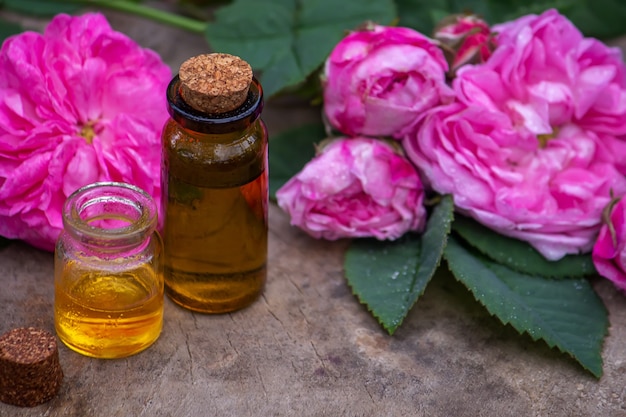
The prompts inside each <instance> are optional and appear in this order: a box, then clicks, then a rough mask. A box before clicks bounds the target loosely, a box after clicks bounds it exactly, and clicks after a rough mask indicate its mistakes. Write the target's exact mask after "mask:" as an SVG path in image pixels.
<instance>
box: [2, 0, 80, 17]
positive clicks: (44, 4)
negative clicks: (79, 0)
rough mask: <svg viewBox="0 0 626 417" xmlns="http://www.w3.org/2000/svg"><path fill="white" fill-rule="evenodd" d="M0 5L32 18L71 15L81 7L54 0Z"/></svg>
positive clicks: (10, 1)
mask: <svg viewBox="0 0 626 417" xmlns="http://www.w3.org/2000/svg"><path fill="white" fill-rule="evenodd" d="M0 4H1V5H2V6H3V7H6V8H7V9H9V10H12V11H14V12H18V13H24V14H29V15H34V16H52V15H55V14H58V13H68V14H71V13H75V12H77V11H78V10H79V9H80V7H81V6H80V5H77V4H75V2H74V4H72V2H70V1H54V0H4V1H3V2H2V3H0ZM82 7H84V5H83V6H82Z"/></svg>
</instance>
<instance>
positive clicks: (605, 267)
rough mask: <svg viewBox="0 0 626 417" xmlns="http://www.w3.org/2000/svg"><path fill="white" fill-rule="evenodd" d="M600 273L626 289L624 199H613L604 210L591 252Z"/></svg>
mask: <svg viewBox="0 0 626 417" xmlns="http://www.w3.org/2000/svg"><path fill="white" fill-rule="evenodd" d="M591 256H592V258H593V264H594V265H595V267H596V270H597V271H598V273H599V274H600V275H602V276H603V277H605V278H608V279H610V280H611V281H613V284H615V286H616V287H618V288H620V289H621V290H625V291H626V200H624V199H623V198H622V199H620V200H614V201H613V202H611V204H609V205H608V206H607V208H606V210H605V215H604V225H603V226H602V228H601V229H600V234H599V235H598V239H597V240H596V243H595V245H594V247H593V252H592V254H591Z"/></svg>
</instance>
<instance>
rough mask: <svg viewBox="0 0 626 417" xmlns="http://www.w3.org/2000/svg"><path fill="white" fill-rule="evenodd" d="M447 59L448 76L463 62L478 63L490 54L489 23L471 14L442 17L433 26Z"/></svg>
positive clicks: (490, 37)
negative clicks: (435, 25)
mask: <svg viewBox="0 0 626 417" xmlns="http://www.w3.org/2000/svg"><path fill="white" fill-rule="evenodd" d="M433 37H434V38H435V39H436V40H438V41H439V42H440V43H441V45H442V49H443V51H444V53H445V55H446V59H447V60H448V65H449V67H450V74H449V76H450V78H452V77H453V76H454V75H455V73H456V70H458V69H459V68H460V67H461V66H463V65H465V64H480V63H483V62H485V61H487V59H488V58H489V57H490V56H491V52H492V51H493V50H494V49H495V42H494V39H493V35H492V33H491V29H489V25H488V24H487V22H485V21H484V20H483V19H481V18H479V17H478V16H476V15H473V14H457V15H451V16H448V17H446V18H444V19H443V20H442V21H441V22H440V23H439V24H438V25H437V27H436V28H435V32H434V35H433Z"/></svg>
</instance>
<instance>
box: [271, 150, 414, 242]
mask: <svg viewBox="0 0 626 417" xmlns="http://www.w3.org/2000/svg"><path fill="white" fill-rule="evenodd" d="M276 197H277V200H278V205H279V206H280V207H281V208H282V209H283V210H284V211H286V212H287V213H288V214H289V215H290V216H291V224H292V225H295V226H298V227H300V228H301V229H302V230H304V231H305V232H307V233H308V234H309V235H311V236H313V237H314V238H317V239H319V238H324V239H329V240H335V239H339V238H344V237H348V238H350V237H375V238H377V239H379V240H384V239H389V240H393V239H396V238H398V237H400V236H402V235H403V234H404V233H406V232H408V231H421V230H422V229H423V227H424V223H425V218H426V211H425V209H424V207H423V205H422V202H423V199H424V193H423V188H422V184H421V182H420V179H419V177H418V176H417V173H416V171H415V168H414V167H413V166H412V165H411V163H410V162H409V161H407V160H406V159H405V158H404V157H402V156H400V155H398V154H397V153H396V152H395V149H394V148H393V147H392V146H391V145H389V144H387V143H385V142H382V141H379V140H376V139H370V138H352V139H348V138H339V139H336V140H334V141H332V142H330V143H329V144H328V145H327V146H325V147H324V148H323V149H322V151H321V153H320V154H318V155H317V156H316V157H315V158H314V159H313V160H311V161H310V162H309V163H308V164H307V165H306V166H305V167H304V169H303V170H302V171H301V172H300V173H298V174H297V175H296V176H294V177H293V178H291V179H290V180H289V181H288V182H287V183H286V184H285V185H284V186H283V187H281V188H280V190H278V192H277V193H276Z"/></svg>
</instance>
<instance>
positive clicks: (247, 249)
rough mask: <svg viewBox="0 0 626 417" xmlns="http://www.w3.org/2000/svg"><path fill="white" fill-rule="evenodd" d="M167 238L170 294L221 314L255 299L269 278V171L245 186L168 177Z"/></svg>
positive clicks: (184, 303) (196, 307)
mask: <svg viewBox="0 0 626 417" xmlns="http://www.w3.org/2000/svg"><path fill="white" fill-rule="evenodd" d="M168 189H169V193H168V194H169V197H168V201H167V209H166V217H167V219H168V221H167V222H166V226H165V230H164V240H165V241H166V242H167V251H168V252H167V257H166V261H165V274H166V276H167V279H166V281H165V286H166V288H167V292H168V295H169V296H170V298H171V299H172V300H173V301H174V302H176V303H178V304H180V305H182V306H184V307H186V308H188V309H190V310H194V311H199V312H204V313H221V312H228V311H233V310H237V309H239V308H242V307H244V306H246V305H248V304H250V303H252V302H253V301H254V300H255V299H256V298H258V296H259V295H260V293H261V292H262V289H263V286H264V284H265V280H266V259H267V227H268V226H267V207H266V204H267V203H266V201H267V199H266V198H265V195H266V193H267V172H266V171H263V172H261V174H260V175H259V176H258V177H257V178H256V179H254V180H253V181H251V182H249V183H247V184H244V185H242V186H235V187H223V188H210V187H201V186H197V185H192V184H189V183H186V182H183V181H182V180H180V179H178V178H176V177H175V176H174V175H173V174H172V173H171V172H170V175H169V178H168Z"/></svg>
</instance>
